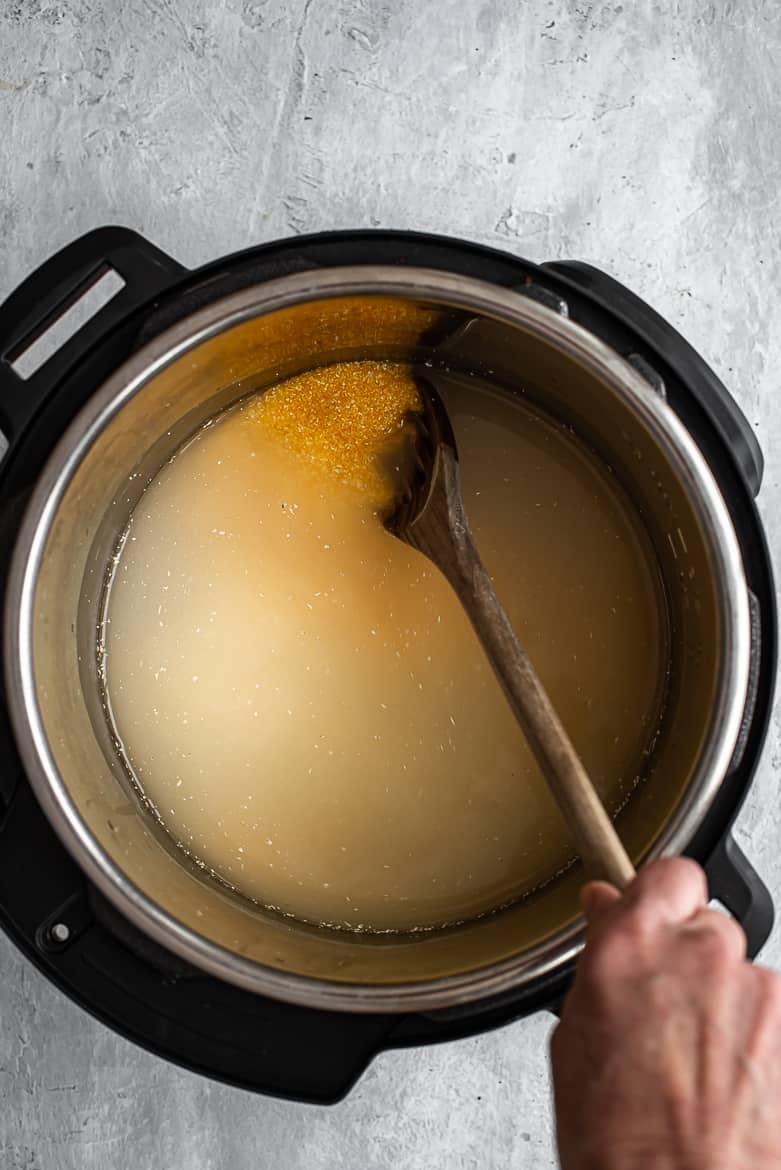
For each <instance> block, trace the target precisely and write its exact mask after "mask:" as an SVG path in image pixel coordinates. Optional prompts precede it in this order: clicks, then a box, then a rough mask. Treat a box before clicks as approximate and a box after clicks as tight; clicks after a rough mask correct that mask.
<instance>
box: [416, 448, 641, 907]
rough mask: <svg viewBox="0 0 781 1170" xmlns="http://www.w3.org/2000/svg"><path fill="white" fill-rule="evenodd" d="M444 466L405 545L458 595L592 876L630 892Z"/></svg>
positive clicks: (625, 863) (624, 862) (612, 835)
mask: <svg viewBox="0 0 781 1170" xmlns="http://www.w3.org/2000/svg"><path fill="white" fill-rule="evenodd" d="M439 459H440V464H439V467H438V474H437V478H436V481H435V488H434V491H433V493H432V496H431V499H430V500H429V504H428V506H427V508H426V509H425V510H424V512H423V513H422V514H421V517H420V519H419V521H418V522H417V523H415V524H413V525H412V526H411V528H410V529H409V530H408V531H407V532H406V533H405V539H406V540H408V541H409V543H410V544H412V545H413V547H415V548H418V549H419V550H420V551H421V552H423V553H425V555H426V556H428V557H429V558H430V559H431V560H432V561H433V562H434V564H436V565H437V566H438V567H439V568H440V569H441V571H442V572H443V573H444V575H445V576H446V577H447V579H448V581H449V582H450V584H451V585H452V586H453V588H454V589H455V591H456V593H457V594H458V597H459V600H460V601H461V604H462V605H463V607H464V609H465V611H466V613H467V615H468V617H469V619H470V621H471V622H472V625H473V626H474V629H475V632H476V634H477V636H478V638H479V639H480V641H481V643H482V645H483V649H484V650H485V652H486V655H487V657H488V660H489V662H490V663H491V666H492V667H493V669H494V671H495V673H496V676H497V678H498V679H499V681H500V683H501V684H502V686H503V687H504V691H505V694H506V696H507V699H508V700H509V703H510V706H511V707H512V710H513V712H514V714H515V717H516V719H517V720H518V722H519V724H520V725H521V727H522V728H523V731H524V733H525V735H526V738H527V739H528V741H529V745H530V747H531V749H532V751H533V752H534V755H535V756H536V758H537V762H538V764H539V765H540V768H541V769H542V771H543V774H544V776H545V779H546V780H547V782H548V786H549V788H550V790H551V792H552V793H553V796H554V797H555V799H556V801H557V802H558V805H559V808H560V809H561V812H562V814H563V816H564V818H565V820H566V821H567V824H568V825H569V827H570V830H571V832H572V834H573V836H574V838H575V841H576V842H577V846H578V850H579V852H580V855H581V857H582V859H583V864H584V865H585V867H586V870H587V871H588V873H589V875H590V876H591V877H592V878H599V879H602V880H603V881H608V882H612V883H613V885H614V886H617V887H618V889H619V890H623V889H625V888H626V886H628V885H629V883H630V882H631V881H632V879H633V878H634V876H635V870H634V867H633V865H632V862H631V861H630V860H629V856H628V854H627V852H626V850H625V849H624V846H623V845H622V843H621V839H620V837H619V836H618V833H617V832H616V830H615V828H614V826H613V822H612V821H611V820H610V817H609V816H608V815H607V813H606V812H605V808H604V806H603V804H602V801H601V800H600V798H599V796H598V794H597V792H596V791H595V789H594V786H593V784H592V783H591V780H590V779H589V776H588V773H587V772H586V769H585V768H584V767H583V764H582V763H581V761H580V758H579V756H578V754H577V752H576V751H575V748H574V746H573V744H572V741H571V740H570V738H569V736H568V735H567V732H566V731H565V729H564V726H563V724H562V722H561V720H560V719H559V717H558V715H557V714H556V711H555V709H554V707H553V704H552V703H551V701H550V699H549V698H548V695H547V693H546V691H545V688H544V687H543V685H542V683H541V682H540V679H539V676H538V675H537V672H536V670H535V669H534V666H533V664H532V662H531V659H530V658H529V655H528V654H527V653H526V651H525V650H524V648H523V646H522V645H521V643H520V642H519V640H518V638H517V636H516V634H515V631H514V630H513V628H512V626H511V625H510V622H509V619H508V617H507V614H506V613H505V612H504V609H503V608H502V605H501V603H500V601H499V599H498V597H497V596H496V593H495V592H494V587H493V585H492V584H491V579H490V577H489V576H488V573H487V572H486V571H485V567H484V565H483V562H482V561H481V559H480V554H479V553H478V551H477V547H476V546H475V542H474V540H473V538H472V534H471V532H470V530H469V524H468V522H467V518H466V514H465V512H464V506H463V497H462V495H461V484H460V475H459V470H458V460H457V457H456V455H455V452H454V451H453V450H451V449H450V448H449V447H447V446H441V447H440V452H439Z"/></svg>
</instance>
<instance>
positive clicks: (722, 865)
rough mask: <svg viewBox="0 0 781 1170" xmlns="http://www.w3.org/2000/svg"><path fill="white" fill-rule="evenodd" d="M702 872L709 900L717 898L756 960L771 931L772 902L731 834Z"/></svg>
mask: <svg viewBox="0 0 781 1170" xmlns="http://www.w3.org/2000/svg"><path fill="white" fill-rule="evenodd" d="M705 872H706V874H707V876H708V888H709V890H710V894H711V897H712V898H717V899H718V900H719V902H721V903H722V904H723V905H724V906H725V907H726V908H727V910H729V912H730V914H732V915H733V916H734V917H735V918H736V919H737V921H738V922H739V923H740V925H741V926H742V927H743V930H744V931H745V933H746V949H747V953H748V957H749V958H750V959H754V958H756V956H757V955H758V954H759V952H760V951H761V949H762V947H763V946H764V945H765V943H766V942H767V940H768V938H769V936H770V932H771V930H772V929H773V919H774V917H775V911H774V908H773V899H772V898H771V896H770V892H769V891H768V889H767V886H766V885H765V883H764V882H763V881H762V879H761V878H760V876H759V874H758V873H757V871H756V870H755V869H754V867H753V866H752V864H751V862H750V861H749V860H748V858H747V857H746V856H745V854H744V853H743V851H742V849H741V848H740V846H739V845H738V844H737V842H736V841H735V839H734V837H733V836H732V834H731V833H727V834H726V835H725V836H724V837H723V838H722V840H721V841H720V842H719V844H718V845H717V846H716V848H715V850H714V851H713V853H712V854H711V856H710V859H709V860H708V862H707V864H706V866H705Z"/></svg>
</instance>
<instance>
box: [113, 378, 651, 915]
mask: <svg viewBox="0 0 781 1170" xmlns="http://www.w3.org/2000/svg"><path fill="white" fill-rule="evenodd" d="M443 397H445V400H446V404H447V406H448V408H449V411H450V414H451V417H452V420H453V423H454V429H455V432H456V437H457V440H458V444H459V450H460V456H461V465H462V475H463V485H464V495H465V501H466V507H467V512H468V515H469V518H470V522H471V526H472V529H473V532H474V535H475V538H476V541H477V545H478V547H479V549H480V552H481V555H482V557H483V560H484V561H485V563H486V566H487V568H488V570H489V572H490V573H491V575H492V576H493V578H494V582H495V586H496V589H497V592H498V595H499V597H500V599H501V600H502V602H503V604H504V606H505V608H506V610H507V612H508V615H509V617H510V620H511V621H512V622H513V624H514V626H515V628H516V630H517V632H518V633H519V635H520V637H521V639H522V641H523V642H524V643H525V645H526V646H527V648H528V650H529V652H530V654H531V656H532V659H533V661H534V663H535V665H536V667H537V670H538V671H539V673H540V675H541V677H542V680H543V683H544V685H545V686H546V687H547V689H548V691H549V693H550V696H551V698H552V700H553V703H554V704H555V706H556V707H557V709H558V711H559V714H560V715H561V717H562V719H563V721H564V724H565V726H566V727H567V730H568V731H569V733H570V735H571V737H572V739H573V741H574V743H575V745H576V747H577V749H578V750H579V752H580V753H581V755H582V758H583V760H584V763H585V765H586V767H587V768H588V770H589V771H590V773H591V776H592V778H593V779H594V781H595V782H596V784H597V787H598V788H599V790H600V792H601V794H602V795H603V797H604V798H605V799H606V801H607V803H608V805H609V806H610V807H611V808H613V809H615V808H616V807H618V806H619V805H620V804H621V803H622V802H623V801H624V800H625V799H626V797H627V796H628V794H629V793H630V792H631V790H632V788H633V786H634V784H635V783H636V781H637V777H638V775H639V774H640V772H641V770H642V768H643V761H644V758H645V753H647V751H648V750H649V749H650V746H651V745H652V743H653V739H654V735H655V731H656V727H657V724H658V719H659V713H660V712H659V706H660V701H661V696H660V679H662V678H663V677H664V674H665V667H666V659H665V626H664V618H663V608H662V604H661V598H660V592H659V589H658V587H657V584H656V573H655V569H654V563H653V557H652V553H651V550H650V548H649V547H648V545H647V543H646V539H645V537H644V535H643V534H642V533H641V532H640V531H639V530H638V528H637V527H636V525H635V523H634V521H633V518H632V516H631V514H630V511H629V509H628V507H627V506H626V503H625V501H624V499H623V497H622V495H621V493H620V492H619V491H618V490H617V488H616V485H615V483H614V482H613V481H612V480H611V479H610V477H609V475H608V473H607V472H606V471H604V469H603V468H602V467H601V466H600V465H599V464H598V463H597V462H596V460H595V459H594V458H593V457H592V456H591V455H590V454H589V453H588V452H587V451H586V450H585V449H584V448H583V447H582V446H581V445H580V444H579V443H578V442H577V441H576V440H575V439H574V438H573V437H572V435H571V434H570V433H569V432H568V431H567V430H565V429H563V428H561V427H559V426H558V425H556V424H554V423H552V422H551V421H549V420H547V419H546V418H545V417H543V416H541V415H539V414H537V413H535V412H534V411H533V410H532V409H530V408H528V407H527V406H525V405H522V404H521V403H519V402H517V401H514V400H513V401H511V400H509V399H507V398H500V397H498V396H496V395H494V394H492V393H490V392H488V391H485V392H484V393H480V391H479V388H478V386H477V384H476V383H474V382H473V381H470V383H469V387H468V389H464V388H461V387H458V386H456V385H454V386H453V387H452V388H451V389H450V391H449V392H447V393H444V394H443ZM107 619H108V620H107V622H106V625H105V631H104V640H105V660H104V669H105V681H106V687H107V695H108V699H109V702H110V708H111V712H112V718H113V721H114V724H115V731H116V733H117V734H118V737H119V739H120V740H121V742H122V745H123V751H124V755H125V759H126V763H127V764H128V766H129V767H130V768H131V770H132V773H133V775H134V777H135V778H136V781H137V783H138V785H139V787H140V788H141V790H142V791H143V793H144V795H145V797H146V799H147V800H148V802H149V803H150V804H151V805H152V806H153V807H154V809H155V810H156V812H157V815H158V816H159V818H160V819H161V821H162V823H163V824H164V826H165V827H166V829H167V830H168V832H169V833H170V835H171V837H172V838H173V839H174V840H175V841H176V842H177V843H179V844H180V845H181V846H182V847H183V848H185V849H186V850H187V851H188V852H189V853H190V854H191V855H192V856H194V857H195V858H197V859H198V861H200V862H201V863H202V864H203V865H205V866H206V867H207V868H208V869H210V870H211V871H212V872H213V873H214V874H216V875H217V876H218V877H220V878H221V879H222V880H224V881H225V882H227V883H229V884H230V885H231V886H233V887H235V888H236V889H237V890H238V891H239V892H240V893H242V894H244V895H245V896H247V897H249V898H251V899H254V900H256V901H257V902H259V903H261V904H263V905H265V906H270V907H274V908H277V909H279V910H281V911H282V912H284V913H286V914H290V915H294V916H296V917H299V918H301V919H305V920H308V921H310V922H316V923H328V924H332V925H336V926H340V927H348V928H352V929H364V930H382V931H385V930H409V929H415V928H424V927H431V926H436V925H442V924H444V923H448V922H455V921H461V920H465V919H469V918H472V917H474V916H476V915H479V914H482V913H485V912H487V911H489V910H491V909H493V908H495V907H498V906H501V905H504V904H506V903H508V902H511V901H513V900H515V899H517V898H518V897H520V896H521V895H522V894H524V893H526V892H528V891H529V890H531V889H533V888H535V887H536V886H538V885H540V884H541V883H543V882H545V881H546V880H548V879H550V878H551V877H552V876H553V875H554V874H555V873H556V872H557V871H558V870H560V869H561V867H563V866H564V865H566V864H567V863H568V862H569V861H570V860H571V858H572V857H573V855H574V848H573V844H572V841H571V838H570V836H569V834H568V832H567V830H566V828H565V826H564V824H563V822H562V820H561V817H560V815H559V813H558V811H557V809H556V807H555V805H554V803H553V801H552V800H551V798H550V796H549V794H548V791H547V788H546V786H545V783H544V781H543V779H542V777H541V774H540V772H539V769H538V768H537V765H536V764H535V762H534V760H533V758H532V756H531V753H530V751H529V748H528V746H527V744H526V742H525V740H524V737H523V735H522V733H521V732H520V730H519V729H518V727H517V725H516V723H515V720H514V718H513V716H512V714H511V713H510V710H509V708H508V706H507V703H506V701H505V699H504V696H503V694H502V692H501V690H500V688H499V685H498V683H497V682H496V680H495V678H494V675H493V673H492V671H491V669H490V667H489V666H488V664H487V662H486V660H485V658H484V656H483V653H482V651H481V649H480V647H479V645H478V643H477V640H476V638H475V636H474V634H473V632H472V629H471V627H470V625H469V623H468V621H467V619H466V617H465V616H464V614H463V612H462V610H461V608H460V606H459V603H458V602H457V600H456V598H455V596H454V594H453V592H452V590H451V589H450V587H449V586H448V585H447V583H446V582H445V580H444V578H443V577H442V576H441V575H440V574H439V572H438V571H437V570H436V569H435V568H434V567H433V565H431V564H430V563H429V562H428V561H426V560H425V559H424V558H423V557H422V556H421V555H420V554H418V553H416V552H415V551H413V550H412V549H410V548H408V547H407V546H406V545H404V544H403V543H401V542H400V541H399V540H397V539H396V538H394V537H393V536H391V535H389V534H388V533H387V532H386V531H385V530H384V529H383V527H382V525H381V523H380V521H379V520H378V519H377V517H376V515H375V514H373V512H372V510H371V507H370V506H369V505H368V504H367V502H366V501H365V500H364V501H361V500H360V499H359V498H357V497H356V495H355V493H354V492H351V491H350V490H347V489H344V488H342V487H341V486H340V485H339V484H335V483H334V482H333V481H329V480H328V479H326V478H324V477H323V475H322V472H321V471H319V470H318V469H317V468H314V467H312V466H309V465H307V464H306V463H305V462H302V461H301V459H300V458H298V457H297V456H296V454H295V452H290V451H286V450H285V449H284V448H283V447H281V446H280V445H279V443H277V442H275V441H274V440H273V438H271V437H270V436H269V435H267V434H264V432H263V429H262V428H260V427H258V426H257V424H256V422H254V421H253V413H252V407H251V405H249V406H244V407H242V408H239V409H238V410H235V411H233V412H231V413H229V414H227V415H225V416H223V417H222V418H221V419H219V420H218V421H217V422H216V423H214V424H212V425H210V426H208V427H206V428H205V429H204V430H202V431H201V432H200V433H199V434H198V435H197V436H196V438H195V439H194V440H193V441H192V442H191V443H190V444H189V445H188V446H187V447H186V448H185V449H183V450H182V451H181V452H180V453H179V454H178V455H176V457H175V458H174V459H173V460H172V461H171V462H170V463H169V464H168V465H167V466H166V467H164V468H163V469H162V470H161V472H160V473H159V475H158V476H157V478H156V479H155V481H154V482H153V483H152V484H151V485H150V487H149V488H148V489H147V491H146V492H145V494H144V496H143V497H142V499H141V501H140V503H139V504H138V506H137V508H136V510H135V513H134V515H133V517H132V519H131V523H130V527H129V530H128V533H127V536H126V539H125V541H124V544H123V547H122V550H121V554H120V556H119V559H118V563H117V566H116V570H115V573H114V576H113V581H112V585H111V589H110V594H109V599H108V605H107Z"/></svg>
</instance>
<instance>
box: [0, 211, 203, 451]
mask: <svg viewBox="0 0 781 1170" xmlns="http://www.w3.org/2000/svg"><path fill="white" fill-rule="evenodd" d="M112 270H113V271H114V272H116V273H117V274H118V275H119V276H120V277H121V278H122V280H123V281H124V282H125V283H124V287H123V288H121V289H119V290H118V291H117V293H116V294H115V295H114V296H113V297H112V298H111V300H110V301H108V303H107V304H105V305H104V306H103V307H102V308H101V309H99V310H98V312H97V313H95V314H94V316H92V317H91V318H90V319H89V320H88V321H86V322H85V323H84V324H83V325H82V326H81V327H80V328H79V329H77V331H76V332H75V333H74V334H73V336H72V337H70V338H69V339H68V340H67V341H65V342H64V343H63V345H61V346H60V348H59V349H58V350H57V351H56V352H55V353H53V354H52V355H51V356H50V357H49V358H48V359H47V360H46V361H45V362H44V363H43V364H42V365H41V366H40V367H39V368H38V369H37V370H35V372H34V373H32V374H31V375H30V376H29V377H28V378H24V377H22V376H21V375H20V374H19V373H18V372H17V371H16V370H15V369H14V368H13V364H14V362H16V360H17V359H18V358H19V357H20V356H21V354H23V353H24V352H25V350H26V349H27V348H28V347H29V346H30V345H31V344H32V343H33V342H34V341H36V340H37V338H39V337H41V336H42V334H44V333H45V332H46V330H47V329H49V327H50V326H51V325H53V324H54V322H55V321H57V320H58V319H59V318H60V317H61V316H62V315H63V313H65V312H67V310H68V309H70V308H71V307H72V306H73V305H75V304H76V303H77V302H78V301H79V300H80V299H81V297H83V296H84V294H85V293H86V292H88V291H89V289H90V288H92V286H93V285H94V284H95V283H96V282H97V281H98V280H100V278H101V277H102V276H105V275H106V274H107V273H109V272H111V271H112ZM186 271H187V270H186V269H185V268H183V267H182V265H181V264H178V263H177V262H176V261H175V260H172V259H171V257H170V256H167V255H166V254H165V252H161V251H160V249H159V248H156V247H155V246H154V244H150V243H149V242H148V241H147V240H145V239H144V238H143V236H139V235H138V234H137V233H136V232H133V231H130V230H129V229H128V228H123V227H103V228H97V229H96V230H95V231H92V232H88V233H87V234H86V235H84V236H81V237H80V238H79V239H78V240H74V241H73V243H72V244H68V245H67V247H65V248H63V249H62V250H61V251H60V252H57V253H56V255H54V256H52V257H51V258H50V259H49V260H46V261H44V263H43V264H42V265H41V266H40V268H38V269H36V271H35V272H33V273H32V275H31V276H28V278H27V279H26V280H25V281H24V282H23V283H22V284H21V285H20V286H19V287H18V288H17V289H16V290H15V291H14V292H12V293H11V295H10V296H9V297H8V299H7V300H6V301H5V302H4V304H3V305H0V431H2V433H3V435H4V436H5V438H6V440H7V441H8V442H9V443H13V442H14V441H15V440H16V439H17V438H18V437H19V435H20V434H21V433H22V431H23V430H24V429H25V427H26V426H27V424H28V423H29V422H30V420H31V419H32V417H33V415H34V414H35V412H36V411H37V410H38V409H39V407H40V406H41V405H42V404H43V402H44V401H45V400H46V399H47V398H48V396H49V395H50V394H51V392H52V391H53V390H54V389H55V387H56V386H57V384H58V383H59V382H60V380H61V379H62V377H63V375H64V374H65V373H66V372H67V371H68V370H69V369H70V368H71V366H72V365H73V364H74V363H75V362H77V361H78V360H79V359H80V358H82V357H83V356H84V355H85V354H86V352H87V351H88V350H89V349H90V347H91V346H92V345H94V343H95V342H96V341H98V340H99V339H100V338H101V337H103V336H104V335H105V333H107V332H108V331H109V330H110V329H112V328H113V327H114V326H115V325H116V324H118V322H119V321H121V320H122V319H123V318H124V317H126V316H127V315H128V314H130V313H132V312H133V311H134V310H135V309H137V308H138V307H139V306H141V305H143V304H145V303H146V302H149V301H152V300H153V299H154V298H155V297H156V296H158V295H159V294H160V293H161V292H162V291H163V289H166V288H168V287H170V286H171V285H172V284H174V283H176V282H177V281H178V280H180V279H181V277H182V276H183V275H184V273H185V272H186Z"/></svg>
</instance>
